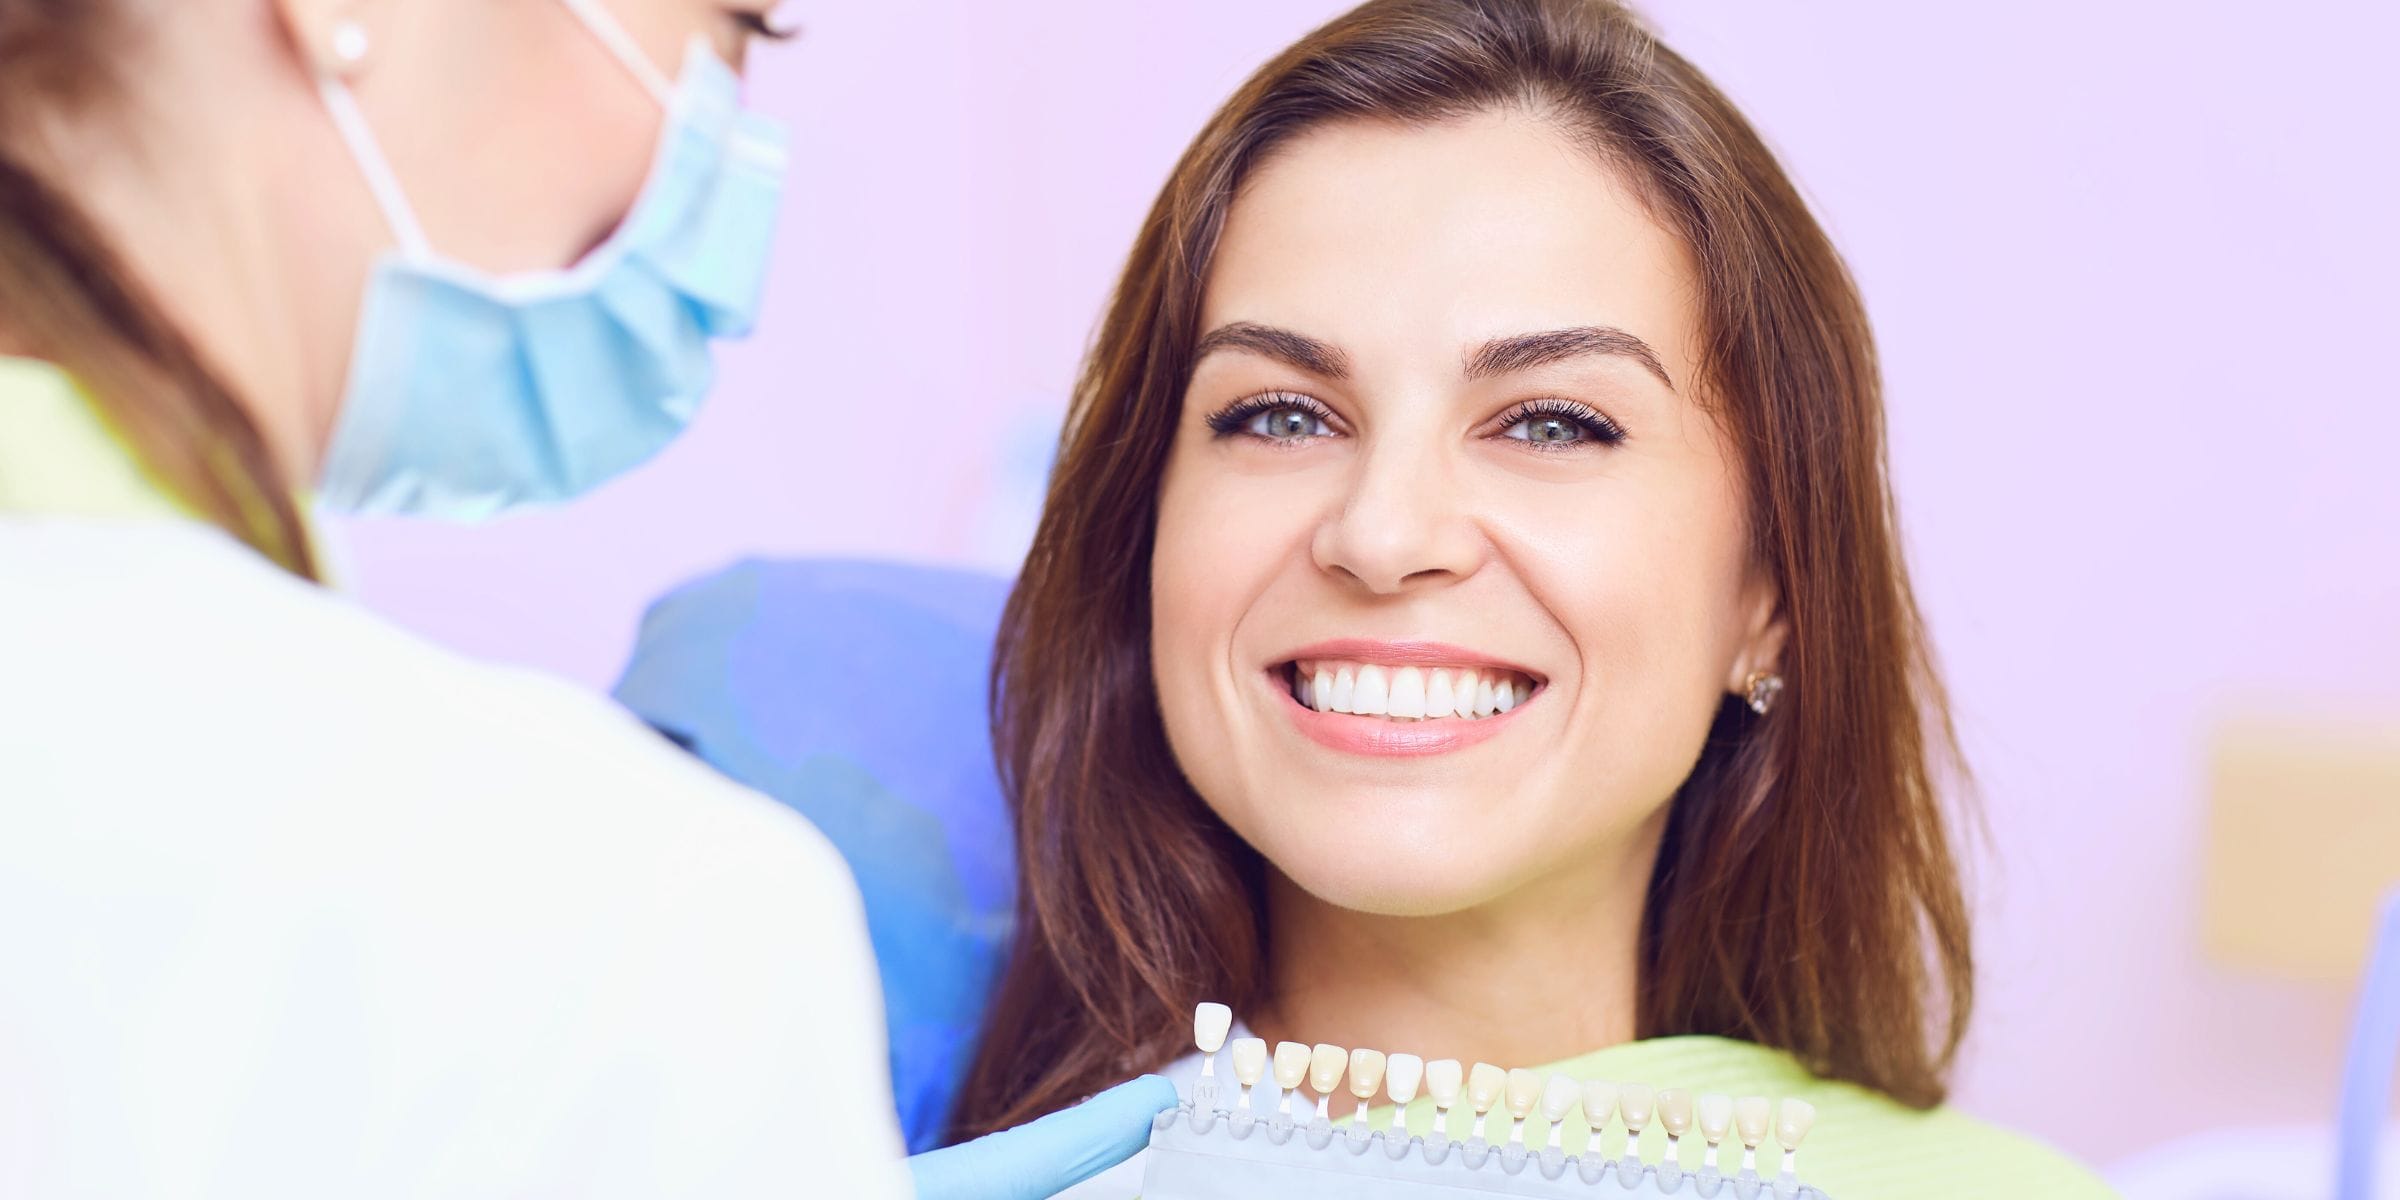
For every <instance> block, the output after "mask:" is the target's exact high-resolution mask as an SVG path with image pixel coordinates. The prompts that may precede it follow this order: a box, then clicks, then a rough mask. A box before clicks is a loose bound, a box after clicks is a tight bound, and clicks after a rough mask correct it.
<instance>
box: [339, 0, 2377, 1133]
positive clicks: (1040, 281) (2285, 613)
mask: <svg viewBox="0 0 2400 1200" xmlns="http://www.w3.org/2000/svg"><path fill="white" fill-rule="evenodd" d="M1341 7H1343V5H1342V4H1340V3H1338V2H1337V0H1205V2H1203V0H1142V2H1140V3H1132V2H1128V0H1040V2H1038V3H1033V4H1013V5H997V4H989V3H984V2H981V0H875V2H872V3H863V2H860V0H847V2H841V3H836V2H834V0H815V2H813V3H807V4H802V5H800V6H798V8H797V12H798V15H799V16H800V17H801V18H802V19H803V21H804V22H805V23H806V24H807V26H808V28H809V33H808V37H807V39H806V41H805V42H804V43H803V44H802V45H800V46H798V47H795V48H791V49H788V50H781V51H773V52H770V53H769V55H768V57H766V58H765V60H764V62H763V63H762V78H761V79H760V82H759V83H758V85H757V87H756V95H757V97H758V99H759V100H760V102H761V103H762V104H763V105H764V106H765V107H767V108H769V109H772V110H776V111H778V112H781V113H783V114H786V115H788V116H790V117H791V118H792V119H793V120H794V121H795V122H796V124H797V126H798V135H799V136H798V143H799V156H798V161H799V164H800V165H799V174H798V176H797V178H796V179H795V181H794V185H795V186H794V188H793V191H792V194H791V197H790V201H789V205H788V209H789V221H788V224H787V226H786V234H785V236H784V239H783V242H782V245H781V248H780V250H779V252H778V257H777V264H776V265H777V275H778V282H777V285H776V290H775V292H774V294H773V298H772V300H771V302H770V307H769V310H768V316H767V321H766V325H765V328H764V330H763V332H762V334H761V336H759V337H758V338H757V339H756V340H755V341H753V342H751V343H749V344H747V345H744V346H742V347H740V348H738V349H736V350H734V351H733V352H732V353H731V355H730V356H729V357H728V358H727V360H726V364H725V365H726V372H725V379H724V387H723V389H722V390H721V392H720V393H719V394H718V396H717V397H716V399H715V400H714V401H713V402H712V404H711V405H710V407H709V408H708V409H707V410H706V411H705V412H704V413H703V415H702V417H701V419H700V421H699V424H698V426H697V428H696V429H695V430H694V431H693V432H692V434H691V436H690V437H688V438H687V439H685V440H684V441H683V442H682V443H681V444H679V445H678V446H676V447H675V448H674V449H672V450H670V451H669V452H668V453H667V454H666V455H665V456H664V457H663V458H661V459H660V460H658V461H657V462H656V463H655V464H653V465H651V466H649V467H647V468H645V469H644V470H642V471H641V472H639V473H638V474H636V475H634V476H632V477H630V478H628V479H626V480H624V481H622V482H621V483H618V484H616V485H614V486H612V487H610V488H609V489H608V490H606V491H605V492H603V493H601V494H600V495H598V496H596V497H593V498H592V499H591V500H589V501H588V502H586V503H584V504H582V505H580V506H577V507H575V508H573V509H572V510H570V511H565V512H559V513H552V514H542V515H534V516H529V517H524V518H519V519H516V520H512V521H508V522H504V523H501V524H498V525H494V526H490V527H486V528H481V529H471V530H459V529H451V528H441V527H426V526H410V525H405V524H393V523H354V524H350V525H348V526H346V527H344V530H343V533H344V535H345V536H344V537H343V541H344V542H345V543H346V545H347V549H348V555H347V557H348V563H347V566H348V573H349V576H350V578H351V579H352V580H353V581H354V582H355V583H356V584H357V586H358V588H359V590H360V591H361V592H362V593H363V595H364V596H365V598H366V599H367V601H368V602H370V603H371V604H373V605H375V606H376V607H378V608H380V609H382V610H384V611H386V612H388V613H390V614H391V615H393V616H394V617H396V618H397V619H399V620H401V621H403V622H405V623H407V624H409V625H411V626H414V627H416V628H418V629H421V630H424V631H426V632H428V633H430V634H432V635H434V636H435V637H438V638H440V639H442V640H444V641H446V642H449V643H451V644H454V645H457V646H459V647H463V648H465V649H467V650H470V651H472V652H475V653H478V654H482V655H486V656H490V657H493V658H498V659H504V660H511V661H519V662H526V663H532V664H537V665H539V666H542V667H546V668H550V669H553V670H556V671H559V672H563V673H565V674H567V675H570V676H573V677H575V678H578V679H582V680H585V681H588V682H590V683H592V684H594V685H602V684H605V683H606V682H607V681H608V680H609V679H610V678H611V677H612V675H613V672H614V670H615V668H616V666H617V664H618V663H619V661H620V660H621V658H622V656H623V654H624V653H625V651H626V649H627V647H628V643H629V637H630V633H631V630H632V628H633V623H634V621H635V619H636V617H637V616H638V614H639V612H640V610H641V608H642V606H643V604H644V603H645V601H646V600H648V599H649V598H650V597H651V596H653V595H654V594H655V593H657V592H658V591H660V590H661V589H663V588H665V587H667V586H669V585H671V584H673V583H675V582H677V581H679V580H681V579H683V578H685V577H688V576H690V575H692V574H693V573H695V572H699V571H703V570H706V569H709V568H712V567H715V566H718V565H721V564H723V563H725V562H726V561H728V560H729V559H732V558H733V557H735V556H737V555H745V554H754V553H766V554H794V555H798V554H871V555H883V556H893V557H901V558H910V559H931V560H942V561H954V562H968V563H978V564H982V565H986V566H990V567H994V568H998V569H1006V568H1007V567H1009V566H1010V565H1011V564H1012V562H1013V560H1014V558H1015V556H1016V555H1017V553H1018V552H1019V551H1020V549H1021V547H1022V545H1023V539H1024V536H1025V531H1026V530H1027V528H1028V527H1029V520H1030V510H1031V506H1032V504H1033V502H1034V499H1035V493H1034V491H1033V489H1034V487H1035V485H1036V482H1037V480H1036V476H1035V474H1034V472H1036V471H1037V470H1038V469H1039V466H1040V463H1041V460H1042V456H1043V454H1044V452H1045V447H1046V442H1047V440H1048V438H1049V437H1050V435H1051V433H1052V431H1053V429H1054V427H1055V422H1056V419H1057V413H1058V411H1059V406H1060V403H1061V397H1062V396H1063V395H1064V392H1065V390H1066V388H1067V385H1068V382H1069V380H1070V378H1071V375H1072V372H1073V370H1074V367H1075V362H1076V357H1077V353H1078V351H1079V349H1080V348H1081V345H1082V343H1083V340H1084V338H1085V336H1086V334H1087V332H1088V331H1089V329H1090V327H1091V324H1092V322H1093V320H1094V317H1095V314H1096V313H1097V311H1098V309H1099V305H1100V303H1101V300H1102V298H1103V296H1104V294H1105V291H1106V289H1107V288H1108V286H1109V284H1110V282H1111V276H1112V272H1113V271H1114V269H1115V268H1116V266H1117V265H1118V262H1119V260H1120V257H1121V256H1122V254H1123V252H1124V250H1125V248H1126V246H1127V245H1128V244H1129V242H1130V238H1131V234H1132V231H1133V229H1134V227H1135V224H1136V222H1137V220H1138V219H1139V217H1140V214H1141V212H1142V211H1143V209H1144V208H1145V206H1146V205H1147V203H1148V201H1149V199H1150V197H1151V195H1152V194H1153V192H1154V191H1155V189H1156V188H1157V186H1158V184H1159V183H1160V181H1161V180H1162V179H1163V178H1164V175H1165V172H1166V169H1167V167H1168V165H1169V163H1170V162H1171V160H1172V159H1173V158H1174V156H1175V155H1176V154H1177V153H1179V152H1180V150H1181V147H1182V144H1183V142H1184V140H1185V139H1186V138H1188V137H1189V136H1190V135H1191V133H1193V132H1194V131H1195V130H1196V129H1197V128H1198V126H1199V124H1200V122H1201V121H1202V119H1203V118H1204V117H1205V116H1206V114H1207V113H1208V112H1209V111H1210V110H1211V109H1212V108H1213V107H1214V106H1215V105H1216V103H1217V102H1218V101H1220V100H1221V99H1222V98H1223V97H1224V95H1225V94H1226V93H1227V92H1228V91H1230V89H1231V88H1232V87H1233V86H1234V85H1235V84H1236V83H1237V82H1238V81H1239V80H1240V79H1241V78H1242V77H1243V76H1244V75H1245V74H1246V73H1247V72H1248V71H1249V70H1250V69H1251V68H1253V67H1254V66H1255V65H1256V64H1257V63H1259V62H1260V61H1262V60H1263V59H1264V58H1265V57H1266V56H1267V55H1269V54H1270V53H1271V52H1273V51H1274V50H1276V49H1277V48H1279V47H1280V46H1281V45H1282V44H1283V43H1285V42H1286V41H1288V40H1289V39H1291V38H1292V37H1294V36H1295V35H1297V34H1299V33H1301V32H1302V31H1304V30H1305V29H1307V28H1308V27H1310V26H1311V25H1313V24H1314V23H1316V22H1317V21H1319V20H1321V19H1322V18H1324V17H1326V16H1329V15H1331V14H1332V13H1333V12H1335V11H1337V10H1338V9H1340V8H1341ZM1649 11H1651V12H1652V13H1653V15H1654V16H1655V18H1656V19H1657V20H1658V23H1659V24H1660V25H1661V26H1662V28H1663V30H1664V31H1665V33H1666V34H1667V36H1668V38H1669V40H1670V41H1671V42H1672V43H1673V44H1674V45H1676V46H1677V47H1678V48H1679V49H1681V50H1682V51H1683V52H1684V53H1685V54H1687V55H1688V56H1690V57H1691V58H1693V59H1695V60H1696V61H1697V62H1698V63H1700V64H1701V66H1702V67H1703V68H1705V69H1707V70H1708V71H1710V72H1711V73H1712V74H1713V75H1714V76H1715V77H1716V79H1717V80H1718V81H1719V82H1720V83H1721V84H1723V85H1724V86H1725V87H1726V89H1727V90H1728V91H1729V92H1730V93H1731V94H1732V95H1733V96H1734V97H1735V98H1736V99H1737V100H1738V101H1740V102H1741V103H1743V104H1744V105H1745V106H1746V107H1747V109H1748V110H1749V112H1750V113H1751V115H1752V117H1753V119H1754V120H1755V121H1756V122H1757V123H1758V124H1759V125H1760V126H1761V127H1762V128H1763V130H1764V131H1765V132H1766V134H1767V135H1768V137H1769V140H1770V141H1771V142H1773V143H1774V144H1775V145H1776V146H1777V147H1778V148H1779V149H1780V150H1781V151H1782V153H1783V154H1784V156H1785V158H1786V161H1787V162H1788V163H1789V164H1790V166H1791V167H1792V169H1793V171H1794V172H1795V174H1796V175H1797V176H1798V178H1799V179H1800V181H1801V183H1802V185H1803V186H1804V188H1805V189H1806V191H1807V192H1808V194H1809V195H1810V196H1811V197H1812V198H1813V199H1814V200H1815V201H1816V203H1817V204H1818V205H1819V206H1820V209H1821V211H1822V212H1823V213H1824V215H1825V217H1826V219H1827V220H1828V222H1829V223H1830V226H1831V228H1832V230H1833V232H1834V236H1835V239H1836V240H1837V241H1838V242H1839V243H1840V244H1841V245H1842V246H1843V247H1844V248H1845V249H1846V250H1847V252H1848V254H1849V256H1850V260H1851V262H1852V264H1853V266H1854V267H1855V269H1856V270H1857V272H1858V275H1859V277H1860V279H1861V281H1862V282H1863V284H1864V286H1865V289H1866V292H1867V296H1868V300H1869V304H1870V306H1871V308H1872V310H1873V313H1874V316H1875V318H1876V321H1877V324H1878V327H1879V329H1880V333H1881V337H1882V344H1883V348H1884V351H1885V353H1886V355H1887V363H1888V370H1889V381H1890V385H1891V392H1890V395H1891V408H1892V422H1893V446H1892V451H1893V458H1894V462H1895V466H1896V470H1897V473H1898V480H1899V487H1900V493H1901V499H1902V506H1903V510H1904V513H1905V518H1906V521H1907V529H1908V534H1909V539H1910V544H1911V547H1912V550H1913V553H1914V555H1915V565H1916V570H1917V578H1918V582H1919V585H1920V587H1921V589H1922V593H1923V596H1924V599H1925V602H1926V604H1927V607H1928V609H1929V610H1930V613H1931V617H1932V621H1933V624H1934V628H1935V632H1936V635H1937V637H1938V639H1939V642H1940V645H1941V649H1942V653H1943V655H1944V658H1945V661H1946V663H1947V666H1948V668H1949V672H1950V678H1951V681H1952V683H1953V685H1954V687H1955V690H1956V697H1957V705H1958V713H1959V718H1960V721H1961V723H1962V727H1963V732H1964V734H1965V737H1966V739H1967V743H1968V748H1969V752H1970V754H1971V755H1972V758H1973V761H1974V763H1975V765H1976V767H1977V768H1978V770H1979V772H1980V775H1981V782H1982V785H1983V791H1984V795H1985V802H1986V804H1987V806H1988V810H1989V824H1990V830H1991V836H1990V838H1989V840H1988V842H1987V843H1986V844H1985V845H1984V846H1983V848H1982V851H1981V854H1980V863H1979V866H1978V869H1977V872H1976V874H1977V891H1978V895H1979V898H1980V905H1981V913H1982V924H1981V933H1982V960H1983V988H1984V990H1983V1004H1982V1007H1981V1012H1980V1019H1979V1022H1978V1027H1977V1030H1976V1032H1975V1035H1974V1038H1973V1041H1972V1044H1971V1047H1970V1052H1969V1058H1968V1062H1967V1065H1966V1069H1965V1072H1964V1075H1963V1081H1962V1082H1963V1086H1962V1088H1961V1090H1960V1100H1961V1102H1962V1103H1964V1104H1965V1105H1967V1106H1968V1107H1970V1108H1971V1109H1973V1110H1976V1111H1978V1112H1980V1113H1983V1114H1985V1115H1988V1116H1991V1117H1994V1118H1997V1119H1999V1120H2002V1121H2005V1122H2009V1123H2012V1124H2016V1125H2019V1126H2022V1127H2025V1128H2028V1129H2031V1130H2033V1131H2036V1132H2038V1133H2040V1134H2042V1135H2044V1136H2046V1137H2048V1138H2050V1139H2052V1140H2054V1141H2056V1142H2058V1143H2061V1144H2063V1145H2064V1146H2066V1147H2068V1148H2069V1149H2071V1150H2073V1151H2075V1152H2077V1153H2078V1154H2080V1155H2082V1156H2084V1157H2086V1158H2088V1159H2091V1160H2093V1161H2096V1162H2101V1163H2106V1162H2109V1161H2112V1160H2115V1159H2118V1158H2121V1157H2123V1156H2124V1155H2126V1154H2128V1153H2131V1152H2133V1151H2136V1150H2139V1149H2142V1148H2144V1147H2148V1146H2152V1145H2155V1144H2156V1143H2158V1142H2160V1141H2162V1140H2164V1139H2166V1138H2169V1137H2172V1136H2175V1135H2178V1134H2182V1133H2188V1132H2192V1131H2196V1130H2200V1129H2204V1128H2209V1127H2214V1126H2218V1125H2222V1124H2226V1123H2230V1122H2237V1121H2249V1120H2263V1121H2275V1120H2294V1121H2299V1120H2320V1119H2323V1118H2324V1117H2325V1116H2326V1115H2327V1114H2328V1113H2329V1112H2330V1108H2331V1103H2332V1096H2333V1092H2334V1086H2335V1067H2336V1054H2337V1047H2338V1045H2339V1042H2340V1039H2341V1036H2342V1029H2343V1026H2344V1025H2345V1023H2346V1021H2347V1016H2348V1005H2347V997H2346V995H2345V994H2344V993H2343V992H2342V990H2340V989H2338V988H2334V987H2330V986H2326V985H2301V984H2288V983H2277V982H2273V981H2269V980H2264V979H2257V978H2250V977H2246V976H2243V975H2240V974H2238V973H2235V972H2232V971H2229V970H2226V969H2223V968H2219V967H2216V966H2212V965H2210V964H2209V963H2207V962H2205V961H2204V960H2203V958H2202V955H2201V952H2200V949H2199V940H2198V924H2197V922H2198V918H2197V911H2198V900H2199V896H2200V894H2201V888H2202V879H2201V875H2200V858H2201V848H2202V822H2201V817H2202V800H2203V797H2204V795H2205V782H2206V780H2205V771H2204V768H2205V763H2206V753H2207V741H2206V739H2207V737H2208V734H2209V731H2210V729H2211V728H2212V726H2213V725H2214V724H2215V723H2216V722H2218V721H2220V720H2222V719H2225V718H2227V717H2229V716H2236V715H2240V714H2245V713H2262V712H2263V713H2283V712H2289V711H2294V710H2297V711H2301V712H2305V713H2320V714H2328V715H2333V716H2338V717H2342V718H2345V719H2351V718H2355V719H2363V720H2377V719H2390V718H2392V717H2394V716H2400V688H2396V687H2395V683H2396V681H2400V632H2396V630H2400V622H2395V620H2394V619H2393V614H2394V613H2395V612H2400V532H2396V531H2400V483H2396V482H2395V475H2396V469H2395V454H2396V453H2400V451H2396V450H2395V447H2396V446H2400V403H2395V402H2396V401H2400V388H2395V386H2394V384H2393V382H2392V376H2391V374H2390V373H2389V372H2390V366H2389V353H2390V349H2391V347H2392V346H2393V344H2394V342H2393V329H2394V327H2395V324H2396V318H2400V309H2396V306H2395V303H2394V301H2393V298H2392V296H2393V293H2392V281H2393V275H2394V267H2395V264H2400V253H2396V249H2400V246H2396V240H2395V235H2394V233H2393V225H2392V220H2391V212H2392V205H2393V186H2392V185H2393V183H2394V178H2393V169H2392V167H2391V165H2390V164H2391V160H2392V156H2393V150H2394V133H2393V119H2394V114H2395V113H2396V112H2400V95H2396V93H2395V87H2394V85H2393V84H2392V83H2391V82H2390V79H2391V73H2390V69H2389V62H2388V56H2389V52H2390V47H2391V46H2393V45H2394V44H2396V43H2400V20H2395V17H2394V15H2393V12H2394V10H2393V8H2392V7H2391V6H2389V5H2383V4H2365V3H2355V4H2334V3H2327V2H2317V3H2304V4H2291V5H2284V6H2279V8H2278V10H2277V11H2275V12H2273V13H2270V12H2269V10H2267V9H2264V8H2261V7H2259V6H2255V5H2235V4H2232V3H2222V4H2201V5H2184V4H2165V3H2157V4H2092V3H2086V2H2081V0H2027V2H2023V3H2017V4H2011V5H2006V6H1993V5H1950V4H1926V3H1916V2H1905V0H1885V2H1882V3H1867V2H1864V0H1822V2H1819V3H1812V4H1807V5H1799V4H1790V3H1782V2H1770V0H1738V2H1736V0H1654V2H1653V3H1652V4H1651V5H1650V8H1649ZM2379 80H2380V81H2379Z"/></svg>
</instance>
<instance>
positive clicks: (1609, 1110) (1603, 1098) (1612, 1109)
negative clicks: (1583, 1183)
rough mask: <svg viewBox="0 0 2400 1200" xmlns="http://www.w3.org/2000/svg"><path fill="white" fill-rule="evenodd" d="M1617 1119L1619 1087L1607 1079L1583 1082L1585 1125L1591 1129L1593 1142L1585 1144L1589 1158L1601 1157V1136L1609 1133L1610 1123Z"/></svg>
mask: <svg viewBox="0 0 2400 1200" xmlns="http://www.w3.org/2000/svg"><path fill="white" fill-rule="evenodd" d="M1616 1119H1617V1085H1615V1084H1613V1083H1610V1082H1609V1081H1607V1080H1605V1079H1586V1080H1584V1081H1583V1123H1584V1124H1585V1125H1588V1126H1590V1127H1591V1130H1592V1140H1591V1141H1589V1142H1587V1143H1585V1144H1584V1147H1583V1152H1584V1154H1585V1155H1586V1156H1587V1157H1591V1158H1598V1157H1599V1156H1600V1135H1601V1134H1603V1133H1606V1132H1608V1123H1609V1122H1611V1121H1614V1120H1616Z"/></svg>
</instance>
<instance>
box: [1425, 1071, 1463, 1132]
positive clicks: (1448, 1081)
mask: <svg viewBox="0 0 2400 1200" xmlns="http://www.w3.org/2000/svg"><path fill="white" fill-rule="evenodd" d="M1466 1078H1467V1076H1466V1071H1465V1069H1464V1068H1461V1067H1460V1066H1459V1065H1458V1060H1457V1059H1455V1058H1437V1059H1435V1060H1433V1061H1432V1062H1429V1063H1426V1064H1425V1094H1426V1095H1428V1096H1431V1097H1433V1107H1434V1110H1435V1112H1436V1113H1438V1114H1439V1115H1438V1116H1436V1117H1435V1118H1434V1122H1435V1123H1434V1128H1436V1129H1439V1130H1442V1131H1443V1133H1445V1134H1447V1133H1448V1132H1449V1125H1450V1109H1451V1106H1453V1105H1455V1104H1457V1103H1458V1091H1459V1088H1460V1087H1461V1086H1463V1085H1464V1084H1465V1082H1466Z"/></svg>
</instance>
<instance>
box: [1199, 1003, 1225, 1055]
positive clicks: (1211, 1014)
mask: <svg viewBox="0 0 2400 1200" xmlns="http://www.w3.org/2000/svg"><path fill="white" fill-rule="evenodd" d="M1232 1028H1233V1010H1232V1009H1230V1008H1227V1007H1225V1006H1224V1005H1222V1004H1203V1005H1201V1006H1200V1007H1199V1008H1197V1009H1194V1010H1193V1011H1192V1044H1193V1045H1195V1046H1198V1047H1199V1048H1200V1053H1202V1054H1211V1055H1213V1054H1215V1053H1216V1052H1217V1051H1219V1050H1222V1049H1224V1048H1225V1034H1226V1033H1227V1031H1229V1030H1231V1029H1232Z"/></svg>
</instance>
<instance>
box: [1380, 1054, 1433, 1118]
mask: <svg viewBox="0 0 2400 1200" xmlns="http://www.w3.org/2000/svg"><path fill="white" fill-rule="evenodd" d="M1423 1082H1425V1060H1424V1059H1421V1058H1418V1057H1417V1056H1416V1055H1414V1054H1395V1055H1392V1056H1391V1057H1390V1058H1387V1059H1385V1060H1384V1064H1383V1087H1384V1095H1386V1096H1388V1097H1390V1098H1391V1101H1392V1128H1393V1129H1396V1130H1397V1129H1406V1128H1408V1105H1409V1102H1410V1101H1412V1100H1415V1099H1416V1098H1417V1085H1418V1084H1420V1083H1423Z"/></svg>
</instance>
